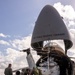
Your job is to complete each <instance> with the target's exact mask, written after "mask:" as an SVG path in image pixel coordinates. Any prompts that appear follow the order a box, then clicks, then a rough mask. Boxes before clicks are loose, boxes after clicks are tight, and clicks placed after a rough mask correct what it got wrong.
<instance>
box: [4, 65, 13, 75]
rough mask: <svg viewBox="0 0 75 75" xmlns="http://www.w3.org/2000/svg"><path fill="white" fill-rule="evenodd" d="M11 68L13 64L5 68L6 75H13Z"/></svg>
mask: <svg viewBox="0 0 75 75" xmlns="http://www.w3.org/2000/svg"><path fill="white" fill-rule="evenodd" d="M11 66H12V64H9V65H8V67H7V68H5V71H4V74H5V75H13V73H12V68H11Z"/></svg>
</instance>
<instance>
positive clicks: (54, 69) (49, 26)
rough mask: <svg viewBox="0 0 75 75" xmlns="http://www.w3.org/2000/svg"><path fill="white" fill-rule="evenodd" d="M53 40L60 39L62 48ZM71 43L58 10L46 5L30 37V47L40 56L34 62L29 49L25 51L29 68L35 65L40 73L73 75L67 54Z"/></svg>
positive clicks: (71, 62)
mask: <svg viewBox="0 0 75 75" xmlns="http://www.w3.org/2000/svg"><path fill="white" fill-rule="evenodd" d="M54 40H57V41H59V40H62V41H63V43H64V47H65V48H64V50H63V49H62V48H61V47H60V46H59V45H58V44H57V43H56V42H54ZM72 45H73V43H72V41H71V37H70V34H69V31H68V29H67V27H66V25H65V23H64V21H63V20H62V18H61V16H60V14H59V13H58V11H57V10H56V9H55V8H54V7H53V6H51V5H46V6H45V7H44V8H43V9H42V10H41V12H40V14H39V16H38V18H37V21H36V23H35V27H34V30H33V34H32V39H31V47H32V48H33V50H35V51H36V52H37V54H38V55H39V56H40V58H39V60H38V61H37V62H36V63H35V62H34V59H33V57H32V54H31V49H30V48H28V49H26V50H22V51H23V52H27V61H28V64H29V68H30V69H33V67H35V68H36V67H37V68H39V69H40V70H41V72H42V75H75V74H74V64H75V63H74V61H72V60H71V58H70V57H69V56H68V55H67V51H68V50H69V49H70V48H71V47H72Z"/></svg>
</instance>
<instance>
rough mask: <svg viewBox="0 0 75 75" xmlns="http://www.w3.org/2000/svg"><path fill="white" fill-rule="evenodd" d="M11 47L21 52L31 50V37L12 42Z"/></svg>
mask: <svg viewBox="0 0 75 75" xmlns="http://www.w3.org/2000/svg"><path fill="white" fill-rule="evenodd" d="M10 43H11V45H12V46H13V47H14V48H17V49H19V50H22V49H26V48H30V47H31V46H30V44H31V35H30V36H27V37H23V38H21V39H15V40H13V41H10Z"/></svg>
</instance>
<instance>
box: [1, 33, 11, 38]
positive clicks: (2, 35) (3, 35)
mask: <svg viewBox="0 0 75 75" xmlns="http://www.w3.org/2000/svg"><path fill="white" fill-rule="evenodd" d="M0 37H4V38H6V37H10V36H9V35H5V34H3V33H0Z"/></svg>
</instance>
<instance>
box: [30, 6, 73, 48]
mask: <svg viewBox="0 0 75 75" xmlns="http://www.w3.org/2000/svg"><path fill="white" fill-rule="evenodd" d="M46 40H64V42H65V47H66V49H69V48H70V47H71V46H72V42H71V39H70V35H69V32H68V30H67V27H66V25H65V24H64V22H63V20H62V18H61V16H60V15H59V13H58V12H57V10H56V9H55V8H54V7H53V6H50V5H46V6H45V7H44V8H43V9H42V11H41V12H40V14H39V16H38V19H37V21H36V23H35V27H34V30H33V34H32V40H31V46H32V47H33V48H35V49H37V48H40V47H42V46H43V41H46Z"/></svg>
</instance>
